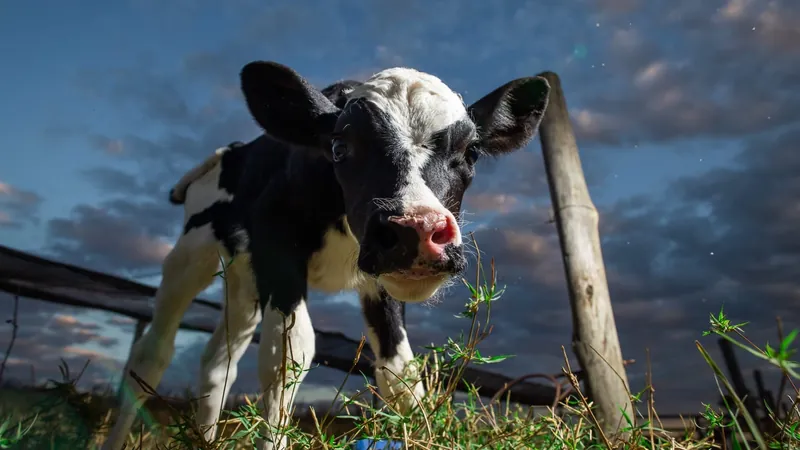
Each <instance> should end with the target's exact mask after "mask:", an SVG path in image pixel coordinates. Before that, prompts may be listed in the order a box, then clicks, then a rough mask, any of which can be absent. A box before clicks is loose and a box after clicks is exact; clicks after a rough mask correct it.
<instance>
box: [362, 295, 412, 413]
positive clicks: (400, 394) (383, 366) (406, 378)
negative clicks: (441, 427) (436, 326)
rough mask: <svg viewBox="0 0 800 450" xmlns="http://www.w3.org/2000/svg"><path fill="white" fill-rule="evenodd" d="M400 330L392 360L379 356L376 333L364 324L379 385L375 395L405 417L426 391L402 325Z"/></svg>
mask: <svg viewBox="0 0 800 450" xmlns="http://www.w3.org/2000/svg"><path fill="white" fill-rule="evenodd" d="M367 301H369V300H367ZM400 330H401V332H402V333H403V339H402V340H401V341H400V343H399V344H398V345H397V348H396V351H397V355H395V356H394V357H392V358H386V357H385V356H383V355H381V353H380V342H379V340H378V334H377V332H376V331H375V330H374V329H373V328H372V327H370V326H369V324H367V339H368V340H369V344H370V347H371V348H372V350H373V352H375V356H376V360H375V380H376V381H377V383H378V392H380V394H381V396H382V397H383V399H384V400H385V401H386V402H388V403H389V404H391V405H392V406H394V407H395V408H397V409H398V410H399V411H400V413H402V414H406V413H408V412H409V411H411V410H412V409H413V408H414V407H415V406H416V405H417V402H419V401H421V400H422V397H423V396H424V395H425V388H424V386H423V385H422V380H421V376H420V372H419V368H418V367H416V366H415V365H414V364H413V360H414V352H413V351H412V350H411V344H410V343H409V342H408V335H407V334H406V330H405V329H404V328H402V326H401V328H400ZM408 388H411V390H409V389H408Z"/></svg>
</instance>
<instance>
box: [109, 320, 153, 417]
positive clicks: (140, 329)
mask: <svg viewBox="0 0 800 450" xmlns="http://www.w3.org/2000/svg"><path fill="white" fill-rule="evenodd" d="M147 324H148V322H146V321H144V320H137V321H136V328H135V329H134V330H133V340H132V341H131V348H130V350H129V351H128V358H126V361H129V360H130V359H131V351H133V346H134V345H136V341H138V340H139V338H141V337H142V335H143V334H144V329H145V328H146V327H147ZM126 370H128V367H127V364H126V366H125V367H124V368H123V369H122V376H121V377H120V380H119V387H118V388H117V398H118V399H119V400H120V401H122V389H123V388H124V387H125V375H126V374H125V371H126Z"/></svg>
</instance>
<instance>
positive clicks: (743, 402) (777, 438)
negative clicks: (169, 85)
mask: <svg viewBox="0 0 800 450" xmlns="http://www.w3.org/2000/svg"><path fill="white" fill-rule="evenodd" d="M478 267H479V270H478V271H477V274H476V280H475V282H474V283H468V282H466V281H465V285H466V287H467V291H468V295H467V297H468V298H467V300H466V302H465V307H464V310H463V312H462V313H461V315H460V316H461V317H462V318H463V319H464V320H466V321H468V323H469V327H468V329H469V331H468V332H467V333H466V334H465V335H463V336H460V337H459V338H457V339H447V341H446V342H445V343H443V344H442V345H439V346H430V347H429V348H428V350H429V352H428V353H427V354H425V355H421V356H419V357H418V359H417V363H418V364H420V367H422V369H423V373H424V376H425V381H426V385H427V386H428V394H427V395H426V396H425V397H424V398H422V399H418V404H419V408H417V409H416V410H415V411H414V412H413V413H411V414H410V415H401V414H399V413H397V412H396V411H393V410H392V409H391V408H390V407H389V406H387V405H386V404H385V403H384V402H381V405H379V406H375V407H374V406H372V405H371V404H370V402H369V401H368V396H369V395H370V394H375V395H377V388H376V387H375V386H373V385H371V384H370V383H369V382H368V380H367V378H366V377H365V384H364V389H362V390H361V391H359V392H358V393H357V394H356V395H353V396H352V397H348V396H345V395H344V394H343V393H341V388H340V389H339V391H340V392H339V395H338V400H339V401H338V402H337V404H338V405H336V406H335V405H332V407H331V408H330V409H329V410H328V411H325V412H322V411H315V410H313V409H311V410H310V414H309V415H308V416H307V417H306V418H305V420H300V421H297V420H295V421H294V422H293V423H292V424H291V425H290V426H288V427H286V428H285V429H283V430H280V431H281V432H282V433H285V435H286V436H287V437H288V438H289V440H290V442H292V443H293V448H295V449H325V450H343V449H350V448H352V446H353V442H355V440H357V439H360V438H364V437H373V438H377V439H393V440H396V441H400V442H402V443H403V446H404V448H406V449H457V450H461V449H464V450H467V449H469V450H479V449H494V450H518V449H542V450H564V449H567V450H582V449H602V448H617V449H626V450H627V449H692V450H695V449H697V450H699V449H713V448H737V449H792V448H800V410H799V409H798V401H799V400H800V392H799V391H798V389H797V386H796V385H795V382H794V379H796V378H797V372H796V370H797V368H798V365H797V363H795V362H792V361H791V360H790V358H791V357H792V356H793V354H794V350H793V349H792V348H791V346H792V344H793V342H794V339H795V337H796V336H797V331H793V332H791V333H789V334H788V335H787V336H786V337H785V338H782V339H781V342H780V345H779V346H778V347H777V348H774V347H771V346H769V345H766V346H764V347H763V348H761V347H759V346H758V345H756V344H755V343H753V342H751V341H750V340H749V339H748V338H747V336H746V334H745V333H744V325H745V324H733V323H731V322H730V320H729V319H728V318H727V317H726V316H725V314H724V311H720V312H719V314H715V315H712V316H711V318H710V329H709V330H707V331H706V332H704V333H703V334H704V336H709V335H712V336H719V337H722V338H723V339H726V340H729V341H730V342H731V343H732V344H733V345H735V346H736V347H737V348H740V349H742V350H744V351H747V352H749V353H751V354H753V355H755V356H756V357H758V358H761V359H762V360H764V361H767V362H768V363H769V364H772V365H773V366H775V367H777V368H779V369H780V370H781V372H782V373H783V375H784V381H783V382H782V383H781V388H780V389H779V393H778V396H777V399H778V401H777V402H776V401H775V400H772V401H766V402H762V403H763V404H761V405H759V404H758V402H754V401H753V399H747V398H740V396H738V395H737V394H736V392H735V389H734V388H733V386H732V385H731V382H730V381H729V380H728V379H727V378H726V376H725V375H724V373H723V371H722V370H721V369H720V367H719V365H718V363H717V362H716V361H714V360H713V359H712V358H711V357H710V356H709V353H708V352H707V351H706V349H705V347H704V346H703V345H702V344H701V343H700V342H699V341H695V343H696V346H697V349H698V351H699V352H700V353H701V355H702V356H703V357H704V358H705V359H706V361H707V363H708V365H709V369H710V371H711V372H712V373H713V375H714V376H715V379H716V380H717V382H718V386H719V390H720V393H721V394H722V398H723V399H724V400H723V402H722V408H720V409H717V408H714V407H713V406H712V405H705V410H704V411H702V412H701V413H700V416H701V417H702V419H701V420H699V421H690V423H687V426H686V429H685V430H684V431H683V432H680V433H669V432H667V431H666V430H664V429H663V426H661V425H660V419H659V416H658V414H657V412H656V409H655V405H654V402H653V400H652V389H651V386H648V387H647V388H646V389H645V390H644V391H643V392H640V393H631V394H630V395H631V398H632V399H633V402H634V405H635V407H636V411H637V412H636V415H635V416H634V417H626V423H625V424H624V427H623V431H624V432H625V433H622V434H621V436H624V438H614V437H610V436H605V435H604V434H603V433H602V432H600V428H599V426H598V424H597V421H596V418H595V416H594V414H593V413H592V411H593V405H592V403H591V401H590V400H589V399H587V398H586V397H585V396H584V395H583V393H582V391H581V386H580V385H579V383H578V381H577V378H576V377H575V376H574V374H572V372H571V370H570V369H569V364H568V363H567V361H566V352H565V351H564V349H563V347H562V352H563V353H564V356H565V375H566V376H567V377H568V378H569V379H570V380H571V382H572V385H573V394H572V395H571V396H569V397H568V398H567V399H566V400H565V401H564V402H562V403H561V404H560V405H559V407H558V408H556V409H555V410H553V409H552V408H549V407H548V408H547V411H546V413H544V414H538V415H535V416H534V414H533V410H532V409H531V408H525V407H521V406H519V405H513V404H510V403H509V402H508V401H503V400H502V399H501V400H500V401H497V402H494V403H491V404H489V403H488V402H487V401H486V400H484V399H483V398H482V397H481V396H480V395H479V394H478V388H477V387H474V386H472V387H470V389H469V393H468V395H467V396H466V399H465V400H454V395H453V394H454V392H455V391H456V387H457V384H458V383H459V382H460V374H461V373H462V372H463V370H464V368H465V367H466V366H467V365H468V364H492V363H496V362H499V361H502V360H504V359H506V358H508V357H510V356H508V355H501V356H488V355H484V354H482V353H481V352H480V350H479V345H480V343H481V341H483V340H484V339H485V338H486V337H487V336H488V335H489V334H490V333H491V325H490V323H491V320H490V319H491V310H492V305H493V304H494V303H495V302H496V301H498V300H499V299H500V298H501V296H502V293H503V291H502V289H500V288H498V286H497V285H496V283H495V274H494V265H493V264H492V270H491V271H490V273H489V274H486V273H484V272H482V271H481V270H480V262H479V264H478ZM487 275H488V278H487ZM363 345H364V340H363V339H362V341H361V348H363ZM359 357H360V352H359V354H358V355H356V357H355V360H354V365H355V361H357V360H358V358H359ZM61 372H62V373H61V375H62V379H61V380H57V381H56V380H52V381H50V382H49V383H48V384H47V385H46V386H43V387H41V388H37V389H35V390H28V391H25V392H21V391H8V390H6V391H5V392H4V393H3V395H2V398H0V448H25V449H84V448H96V447H97V446H98V445H99V444H100V443H101V442H102V439H103V436H104V433H105V432H106V430H107V428H108V427H109V426H110V424H111V419H112V418H113V404H112V403H113V402H112V401H111V400H109V398H110V396H109V395H105V394H104V393H98V392H94V393H86V392H78V391H77V390H76V388H75V382H76V380H77V379H79V378H80V374H81V373H80V372H79V373H78V374H72V373H70V369H69V367H67V366H66V364H62V366H61ZM350 376H353V375H352V374H348V375H347V376H346V377H350ZM345 382H346V379H345V380H344V381H343V383H342V386H343V385H344V383H345ZM784 391H786V392H788V393H789V394H788V395H787V397H788V398H789V399H790V402H789V404H785V403H784V402H782V401H781V398H782V397H784V395H783V392H784ZM192 403H193V402H192V400H191V399H188V400H187V399H186V398H184V399H183V401H182V402H180V403H176V402H175V401H169V399H166V398H164V397H162V396H159V395H158V394H155V395H154V398H153V399H152V400H151V401H150V402H149V403H148V405H147V408H148V410H149V411H150V415H149V416H148V417H149V418H150V419H151V420H146V421H140V422H138V423H137V424H136V425H135V426H134V431H133V432H132V433H131V436H130V439H129V444H130V445H129V447H128V448H132V449H150V448H160V449H161V448H163V449H202V450H206V449H208V450H222V449H238V448H253V445H254V443H255V441H256V439H257V438H258V437H260V436H262V435H264V432H265V430H266V424H264V423H263V421H262V420H261V418H260V416H259V412H258V406H257V405H258V404H259V402H258V399H250V400H248V401H247V402H246V403H244V404H242V405H239V406H238V407H236V408H233V409H232V410H228V411H226V412H225V414H224V415H223V417H224V418H223V419H222V421H221V425H222V426H223V427H224V429H223V430H224V431H223V432H222V433H221V435H220V437H219V438H218V439H217V441H216V442H213V443H204V442H203V441H202V440H201V439H200V438H199V436H200V430H198V429H197V426H196V425H195V424H194V421H193V408H192ZM754 404H755V405H756V407H754V406H752V405H754ZM776 405H777V406H776ZM156 416H158V417H156ZM162 424H166V425H163V426H162Z"/></svg>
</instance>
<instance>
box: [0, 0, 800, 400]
mask: <svg viewBox="0 0 800 450" xmlns="http://www.w3.org/2000/svg"><path fill="white" fill-rule="evenodd" d="M225 5H226V6H224V7H223V6H222V4H221V3H216V2H209V1H196V2H189V1H186V0H175V1H172V2H156V1H153V0H135V1H119V2H97V1H95V2H82V3H81V7H76V6H75V5H74V4H73V5H68V4H66V3H58V2H40V1H29V2H13V3H6V4H4V5H3V6H2V7H1V9H0V11H1V12H2V13H1V14H0V48H2V49H3V54H4V55H5V58H4V60H5V63H4V64H3V67H4V68H3V70H2V71H0V94H1V97H2V98H3V101H2V102H0V132H2V135H3V137H4V139H5V142H4V146H3V149H2V150H0V152H2V164H1V165H0V183H2V184H0V244H3V245H7V246H11V247H14V248H18V249H22V250H26V251H32V252H36V253H39V254H43V255H47V256H49V257H53V258H57V259H59V260H63V261H67V262H72V263H76V264H79V265H83V266H87V267H92V268H98V269H101V270H103V271H108V272H114V273H116V274H120V275H123V276H129V277H139V279H140V280H142V281H145V282H148V283H157V281H158V278H157V277H149V278H148V277H144V278H142V277H140V276H141V275H143V274H152V273H156V272H157V270H158V267H159V264H160V258H162V257H163V254H164V251H165V249H168V245H169V244H170V243H171V242H172V241H173V240H174V238H175V237H176V232H177V230H178V229H179V226H180V217H181V211H180V210H179V209H177V208H174V207H172V206H171V205H169V204H168V203H167V202H166V192H167V191H168V189H169V187H170V186H171V185H172V184H173V183H174V182H175V181H177V179H178V178H179V177H180V176H181V175H182V173H183V172H184V171H185V170H187V169H188V168H190V167H191V166H193V165H194V164H196V163H197V162H198V161H199V160H200V159H201V158H203V157H204V156H205V155H207V154H209V153H210V152H211V151H213V150H214V149H215V148H216V147H219V146H221V145H224V144H226V143H228V142H230V141H233V140H249V139H251V138H253V137H255V136H256V135H257V134H258V129H257V128H256V127H255V125H254V124H253V122H252V120H251V119H250V118H249V117H248V116H247V112H246V109H245V105H244V103H243V101H242V99H241V96H240V93H239V91H238V84H237V83H238V71H239V69H240V68H241V67H242V65H244V64H245V63H247V62H249V61H252V60H256V59H268V60H275V61H279V62H281V63H284V64H287V65H289V66H291V67H293V68H295V69H296V70H298V71H299V72H300V73H301V74H303V75H304V76H306V77H307V78H309V79H310V80H311V81H312V82H313V83H315V84H317V85H318V86H320V87H323V85H324V84H326V83H329V82H332V81H335V80H338V79H342V78H364V77H366V76H369V75H370V74H372V73H373V72H375V71H377V70H380V69H382V68H386V67H390V66H396V65H403V66H411V67H415V68H418V69H420V70H425V71H428V72H431V73H434V74H435V75H437V76H439V77H441V78H442V79H443V80H444V81H445V82H446V83H448V84H449V85H450V86H451V87H452V88H453V89H455V90H456V91H458V92H459V93H461V94H462V95H463V96H464V99H465V101H467V102H472V101H474V100H476V99H478V98H479V97H480V96H482V95H483V94H485V93H488V92H489V91H491V90H492V89H494V88H495V87H497V86H499V85H500V84H503V83H505V82H507V81H509V80H511V79H513V78H515V77H519V76H528V75H532V74H536V73H538V72H541V71H544V70H553V71H555V72H557V73H558V74H559V75H560V76H561V78H562V83H563V86H564V89H565V91H566V95H567V99H568V102H569V107H570V110H571V113H572V116H573V124H574V126H575V129H576V133H577V135H578V142H579V145H580V147H581V157H582V160H583V165H584V170H585V172H586V175H587V179H588V181H589V184H590V190H591V195H592V197H593V199H594V201H595V202H596V204H597V206H598V208H599V210H600V213H601V233H602V236H603V242H604V249H603V250H604V254H605V258H606V264H607V266H608V272H609V283H610V287H611V294H612V298H613V301H614V306H615V313H616V315H617V325H618V327H619V330H620V336H621V339H622V347H623V353H624V354H625V355H626V357H631V358H637V359H639V360H640V361H643V359H642V358H643V355H644V349H645V348H650V350H651V353H652V355H653V360H654V368H655V369H654V370H655V371H656V373H655V375H654V377H655V382H656V387H657V388H659V382H661V383H662V385H661V387H660V389H659V392H667V393H668V394H664V395H662V399H664V400H663V407H664V408H665V409H667V410H673V411H683V412H691V411H695V410H698V409H699V408H700V401H706V402H709V401H713V400H714V399H715V396H714V384H713V378H712V377H711V375H710V372H709V371H708V370H706V369H705V368H704V367H703V362H702V360H701V359H700V357H699V355H697V354H696V350H694V345H693V343H692V342H693V340H694V339H696V338H698V337H699V336H700V333H701V332H702V330H703V328H704V327H705V326H706V322H707V317H708V313H709V312H715V311H717V310H718V309H719V306H720V305H722V304H723V303H725V305H726V309H727V310H728V311H730V312H731V313H732V314H734V315H735V316H737V317H739V318H742V319H746V320H750V321H751V322H752V324H753V325H752V333H753V335H754V336H755V337H756V338H757V339H761V340H762V341H765V340H767V339H772V340H774V337H773V336H774V332H773V331H772V330H771V327H772V324H773V323H774V322H773V319H774V316H775V315H776V314H781V315H782V316H783V318H784V321H785V322H786V323H787V324H788V325H792V324H793V325H800V323H798V322H800V320H798V316H797V313H796V310H797V308H796V307H794V308H793V306H796V305H797V304H798V303H800V296H799V295H800V294H798V292H800V285H798V284H797V283H798V281H797V280H799V279H800V277H798V276H797V275H798V273H797V270H798V269H797V267H800V265H797V264H794V263H795V262H797V261H798V259H800V250H799V249H797V248H796V243H795V242H794V241H793V240H792V237H793V233H792V232H791V231H790V230H791V229H792V226H793V225H800V213H798V212H797V211H796V210H795V209H794V207H793V206H792V202H793V201H794V202H796V200H794V199H796V198H797V195H800V186H799V185H800V182H798V178H797V175H794V174H793V173H792V171H791V170H789V168H800V164H799V161H798V157H797V156H794V154H795V153H796V152H793V151H792V150H794V147H796V144H795V143H796V142H798V141H797V139H795V138H796V137H798V136H800V102H799V101H798V100H800V99H799V98H798V97H799V96H800V77H799V76H798V75H797V74H798V73H800V50H798V47H797V45H796V42H797V40H798V39H800V31H798V30H800V7H798V6H797V5H795V4H792V3H791V2H790V1H789V0H785V1H781V0H762V1H757V0H719V1H713V2H696V1H691V0H674V1H671V2H644V1H643V0H602V1H588V0H581V1H574V2H561V3H558V4H556V3H554V2H546V1H538V2H537V1H529V2H522V1H520V2H508V3H505V4H503V6H500V4H499V3H498V4H493V3H491V2H472V3H464V2H458V1H455V0H446V1H439V0H436V1H430V2H422V1H409V2H406V3H401V4H397V2H389V1H377V2H375V1H372V2H366V1H356V2H344V1H325V2H323V1H318V0H312V1H308V2H298V3H296V4H295V3H292V2H287V1H280V2H270V3H269V5H267V4H265V3H264V2H256V1H249V0H235V1H231V2H228V3H226V4H225ZM482 164H483V166H482V167H479V170H478V178H477V179H476V182H475V184H474V187H473V188H471V190H470V191H469V192H468V194H467V197H466V204H465V207H466V208H467V210H468V211H469V212H470V213H471V214H470V215H468V216H467V218H468V219H469V220H470V221H472V222H473V224H472V225H471V228H472V229H475V230H479V231H478V232H477V233H476V237H477V238H478V241H479V243H480V244H481V247H482V249H483V250H484V251H485V252H486V253H487V254H489V255H492V256H494V257H495V258H496V259H497V261H498V266H499V270H500V275H501V277H504V280H505V282H506V283H508V284H509V290H508V294H507V298H506V299H504V300H503V301H502V302H504V303H501V306H499V307H498V308H499V310H498V311H497V312H496V315H495V317H496V320H497V323H496V326H497V330H498V331H496V333H495V336H494V337H493V338H492V339H490V340H489V342H487V346H488V349H487V352H488V353H492V352H493V353H514V354H517V355H519V356H518V358H516V359H515V360H512V361H509V362H508V363H504V365H502V366H498V370H503V371H505V372H506V373H509V374H511V375H514V374H517V375H519V374H522V373H526V372H531V371H547V372H558V371H559V370H560V367H561V362H560V357H559V355H560V346H561V345H568V344H569V337H570V333H571V329H570V322H569V320H568V318H569V316H568V309H567V306H566V305H567V298H566V291H565V287H564V280H563V268H562V265H561V261H560V259H559V256H558V251H557V250H558V242H557V238H556V235H555V230H554V228H552V225H547V224H545V223H544V222H545V221H546V218H547V215H548V208H549V198H548V194H547V186H546V184H545V183H544V171H543V167H542V162H541V153H540V148H539V144H538V141H535V142H533V143H532V144H531V145H529V146H528V147H527V148H526V149H524V150H521V151H520V152H518V153H516V154H514V155H511V156H508V157H506V158H504V159H502V160H498V161H496V162H493V163H482ZM798 173H800V171H798ZM795 229H796V227H795ZM459 295H461V294H460V293H458V292H453V294H451V296H450V298H448V299H447V300H446V301H445V302H443V303H442V304H440V305H438V306H436V307H435V308H426V307H412V308H410V309H409V321H410V322H411V323H412V325H411V333H412V343H414V344H415V345H421V344H424V343H427V342H428V341H430V340H439V341H441V340H442V339H444V337H445V334H454V333H455V334H457V333H458V331H459V330H460V327H461V326H462V325H461V324H460V323H458V322H456V321H454V320H453V319H452V318H451V317H452V312H453V311H455V310H458V308H459V307H460V304H459V302H460V300H459V298H460V297H459ZM207 297H210V298H213V299H217V298H218V296H217V295H216V294H215V293H214V292H213V290H212V291H211V292H209V295H207ZM337 298H339V299H342V298H345V299H346V298H352V297H348V296H347V295H344V296H339V297H337ZM5 299H6V297H3V301H2V303H0V308H4V309H3V311H7V310H9V311H10V307H9V305H10V302H8V301H5ZM24 303H25V304H26V306H25V307H24V308H25V309H24V311H23V316H22V317H23V318H22V322H23V325H24V324H26V323H27V324H28V326H29V327H31V328H34V330H35V331H31V332H29V333H28V334H25V335H23V336H22V338H21V344H19V346H18V350H16V353H15V355H14V357H15V358H17V359H16V360H14V361H15V364H16V365H15V366H14V370H15V371H12V372H11V373H12V374H17V375H19V376H20V377H22V378H24V377H27V376H28V373H29V371H28V369H27V366H28V365H29V364H33V365H34V366H36V368H37V373H39V374H42V376H45V374H47V373H52V372H55V370H56V365H55V364H54V363H52V361H54V360H55V361H57V357H58V356H59V355H63V354H67V355H70V357H71V358H77V359H80V358H81V357H85V355H92V356H95V359H96V360H97V361H98V362H97V366H98V367H99V368H98V369H97V370H96V372H93V375H92V376H93V377H95V378H96V379H97V380H101V379H104V377H108V376H113V372H114V370H115V369H114V368H115V367H117V365H118V363H119V355H123V354H125V352H127V348H128V346H129V344H130V342H129V340H130V337H129V336H130V332H131V329H132V327H131V325H130V324H129V323H126V322H125V321H124V320H121V319H120V318H113V317H111V316H108V315H105V314H103V313H91V312H86V311H79V310H74V309H68V308H60V307H56V306H53V305H49V304H42V303H39V302H35V301H25V302H24ZM756 303H758V305H756ZM341 305H342V303H340V302H337V301H335V299H330V298H329V299H326V298H325V297H323V296H317V298H315V299H314V304H312V305H311V309H312V318H313V319H314V321H315V324H316V325H317V326H318V327H320V328H324V329H332V330H338V331H345V332H347V333H348V334H350V335H352V337H354V338H359V337H360V336H359V335H358V333H356V332H355V331H353V330H360V327H361V325H360V317H359V315H358V311H357V310H356V309H355V308H351V307H348V309H347V310H346V311H347V312H346V313H345V310H343V309H342V306H341ZM42 324H49V326H51V327H55V328H52V330H51V331H46V330H42V329H41V326H42ZM53 324H56V325H53ZM58 327H61V328H58ZM23 329H24V327H23ZM81 330H82V331H81ZM65 333H66V334H65ZM64 336H74V337H75V342H67V341H69V339H67V338H64ZM5 339H7V336H5V335H4V334H3V335H0V341H2V340H5ZM204 339H205V337H203V336H200V335H196V334H191V333H186V334H185V335H183V334H182V335H181V336H180V337H179V345H180V350H179V352H178V356H177V357H176V358H177V359H179V361H176V363H175V364H173V369H171V371H170V372H169V374H168V376H167V378H166V379H165V385H169V386H183V385H184V384H186V383H189V382H192V381H193V380H194V378H193V376H194V375H192V376H186V375H184V374H183V373H181V371H179V370H176V369H174V368H175V367H181V366H180V365H179V364H189V365H191V366H192V367H197V366H198V365H199V352H200V351H201V349H202V343H203V340H204ZM531 342H535V343H536V345H531ZM3 345H4V344H3V343H2V342H0V346H3ZM709 346H712V347H713V346H714V344H713V342H710V343H709ZM242 364H243V368H249V369H246V370H242V371H241V372H240V373H242V375H241V380H240V382H238V387H240V388H241V389H252V388H253V386H255V385H254V383H255V380H256V377H255V374H254V370H255V361H254V354H253V353H252V352H249V353H248V354H247V356H246V359H245V361H243V363H242ZM744 364H745V365H746V366H748V364H750V365H749V366H748V367H752V364H754V363H752V362H748V361H745V363H744ZM48 365H51V366H52V367H48ZM103 368H107V369H108V370H105V369H103ZM643 370H644V365H643V363H637V364H636V365H635V366H634V367H632V368H631V369H630V377H631V380H632V383H633V384H634V387H636V386H640V385H641V383H642V382H643ZM184 372H185V371H184ZM320 372H322V370H321V371H320ZM686 373H692V374H693V375H692V376H694V377H696V379H692V380H691V381H686V382H682V383H680V384H678V383H677V382H675V381H674V379H675V376H674V375H675V374H681V377H682V378H683V377H684V375H683V374H686ZM340 377H341V376H340V375H339V374H336V373H322V374H320V375H315V374H312V375H311V376H310V377H309V383H308V384H309V387H308V388H307V389H308V390H309V392H312V391H311V390H312V389H314V387H313V386H317V387H319V389H326V387H325V386H326V383H331V382H335V381H337V380H340V379H341V378H340ZM309 395H311V394H309ZM312 397H313V395H312Z"/></svg>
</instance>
